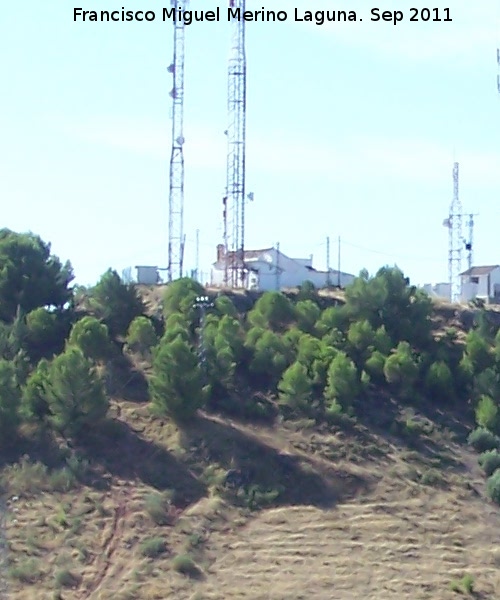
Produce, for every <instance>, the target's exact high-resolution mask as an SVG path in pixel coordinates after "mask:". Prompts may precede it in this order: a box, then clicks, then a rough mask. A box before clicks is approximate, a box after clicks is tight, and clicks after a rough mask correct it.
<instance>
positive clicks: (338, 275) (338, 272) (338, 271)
mask: <svg viewBox="0 0 500 600" xmlns="http://www.w3.org/2000/svg"><path fill="white" fill-rule="evenodd" d="M337 278H338V280H337V285H338V287H339V288H340V283H341V282H340V235H339V249H338V265H337Z"/></svg>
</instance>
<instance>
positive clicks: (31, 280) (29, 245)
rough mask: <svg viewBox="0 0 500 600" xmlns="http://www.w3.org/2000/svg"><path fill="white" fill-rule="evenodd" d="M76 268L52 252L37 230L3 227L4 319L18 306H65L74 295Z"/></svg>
mask: <svg viewBox="0 0 500 600" xmlns="http://www.w3.org/2000/svg"><path fill="white" fill-rule="evenodd" d="M73 278H74V277H73V269H72V267H71V264H70V263H69V262H66V263H65V264H64V265H63V264H62V263H61V261H60V260H59V258H58V257H57V256H54V255H53V254H51V247H50V244H47V243H45V242H43V241H42V239H41V238H40V237H39V236H37V235H35V234H33V233H15V232H13V231H11V230H10V229H2V230H0V319H1V320H3V321H5V322H11V321H13V320H14V318H15V317H16V314H17V311H18V307H19V308H20V310H21V311H22V312H23V313H28V312H30V311H32V310H34V309H35V308H39V307H43V306H45V307H62V306H64V305H65V304H66V303H67V302H68V301H69V300H70V299H71V290H70V288H69V285H70V283H71V282H72V281H73Z"/></svg>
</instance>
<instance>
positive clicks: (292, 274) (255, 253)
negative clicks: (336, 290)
mask: <svg viewBox="0 0 500 600" xmlns="http://www.w3.org/2000/svg"><path fill="white" fill-rule="evenodd" d="M238 262H239V264H238ZM243 265H244V270H245V274H246V276H245V285H244V287H245V288H247V289H253V290H259V291H270V290H279V289H283V288H294V287H297V286H299V285H302V284H303V283H304V282H306V281H310V282H311V283H313V285H314V286H315V287H316V288H318V289H319V288H323V287H326V286H327V285H328V282H330V285H333V286H337V285H340V287H342V288H344V287H346V286H347V285H349V284H350V283H352V282H353V281H354V279H355V277H354V275H350V274H349V273H342V272H340V274H339V272H338V271H335V270H333V269H330V273H328V272H327V271H317V270H316V269H315V268H314V267H313V266H312V255H311V256H310V257H309V258H290V257H288V256H286V254H283V253H282V252H280V251H279V250H277V249H276V248H263V249H262V250H245V255H244V261H243V264H242V262H241V261H238V260H237V259H236V258H235V253H233V252H229V253H228V254H227V256H226V255H225V253H224V246H223V245H222V244H219V245H218V246H217V261H216V262H215V263H214V264H213V265H212V271H211V278H210V280H211V285H212V286H214V287H219V286H223V285H224V280H225V274H226V268H227V270H228V274H229V279H230V278H231V269H233V268H235V267H238V268H239V269H241V267H242V266H243Z"/></svg>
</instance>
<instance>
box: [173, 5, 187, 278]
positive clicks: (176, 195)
mask: <svg viewBox="0 0 500 600" xmlns="http://www.w3.org/2000/svg"><path fill="white" fill-rule="evenodd" d="M171 4H172V6H173V7H174V8H176V7H178V8H180V9H181V10H187V8H188V4H189V0H178V1H176V0H171ZM173 24H174V57H173V62H172V64H171V65H170V66H169V68H168V71H169V73H171V74H172V78H173V87H172V91H171V92H170V95H171V97H172V154H171V157H170V187H169V203H168V280H169V281H173V280H174V279H177V278H179V277H182V267H183V259H184V240H185V236H184V153H183V146H184V36H185V24H184V19H174V20H173Z"/></svg>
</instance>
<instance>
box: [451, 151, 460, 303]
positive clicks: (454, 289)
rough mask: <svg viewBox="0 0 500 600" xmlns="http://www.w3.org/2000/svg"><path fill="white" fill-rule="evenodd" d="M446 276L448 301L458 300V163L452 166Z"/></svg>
mask: <svg viewBox="0 0 500 600" xmlns="http://www.w3.org/2000/svg"><path fill="white" fill-rule="evenodd" d="M448 228H449V243H448V276H449V280H450V300H451V301H452V302H458V300H459V299H460V271H461V270H462V246H463V237H462V203H461V201H460V195H459V187H458V163H457V162H456V163H454V164H453V199H452V201H451V204H450V214H449V217H448Z"/></svg>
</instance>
